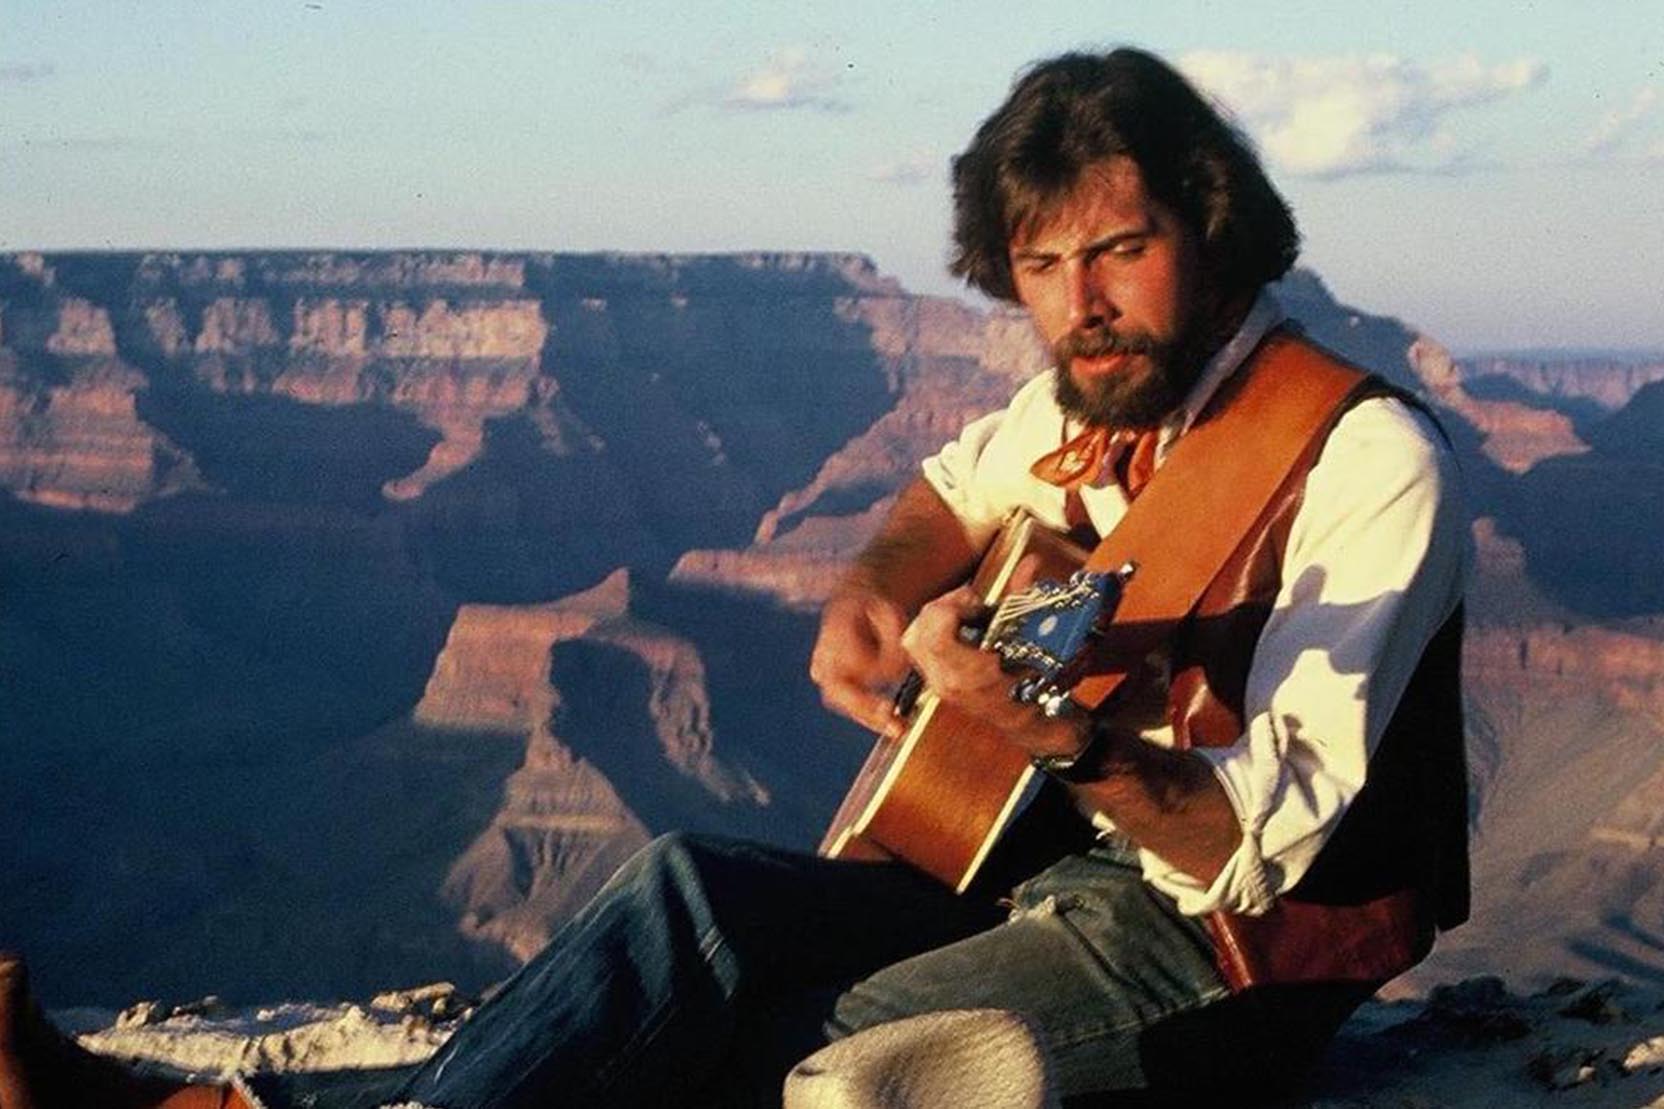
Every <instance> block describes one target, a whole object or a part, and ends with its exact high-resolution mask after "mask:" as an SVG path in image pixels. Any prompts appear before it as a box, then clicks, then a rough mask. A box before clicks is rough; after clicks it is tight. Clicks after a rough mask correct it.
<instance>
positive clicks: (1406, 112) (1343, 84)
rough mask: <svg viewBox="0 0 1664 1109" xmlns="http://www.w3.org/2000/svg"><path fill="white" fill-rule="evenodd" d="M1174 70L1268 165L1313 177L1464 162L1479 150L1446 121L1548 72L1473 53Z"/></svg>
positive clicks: (1187, 63) (1191, 61)
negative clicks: (1229, 115) (1211, 100)
mask: <svg viewBox="0 0 1664 1109" xmlns="http://www.w3.org/2000/svg"><path fill="white" fill-rule="evenodd" d="M1179 66H1180V68H1181V69H1183V70H1184V71H1185V73H1186V74H1188V75H1189V76H1190V77H1191V79H1193V80H1194V81H1195V82H1196V83H1197V84H1198V85H1199V86H1201V87H1202V88H1203V89H1205V90H1206V91H1208V92H1209V93H1211V94H1212V95H1213V96H1215V97H1217V98H1218V99H1219V100H1220V101H1221V102H1222V103H1223V104H1224V105H1225V106H1226V107H1227V108H1229V109H1230V110H1231V111H1232V112H1233V113H1234V114H1235V115H1236V116H1237V117H1238V118H1239V119H1240V120H1241V121H1242V123H1243V124H1244V125H1245V126H1246V127H1247V129H1248V130H1249V132H1250V133H1252V134H1253V136H1254V138H1255V139H1256V141H1257V142H1258V143H1259V145H1260V147H1261V149H1262V150H1264V152H1265V153H1266V155H1267V157H1269V158H1270V159H1271V160H1272V161H1273V162H1275V163H1277V164H1278V165H1279V166H1281V167H1282V168H1283V169H1284V170H1286V171H1288V172H1290V173H1295V174H1303V175H1308V176H1313V177H1342V176H1346V175H1349V174H1361V173H1382V172H1403V171H1411V172H1415V171H1422V172H1440V171H1446V170H1450V169H1455V168H1458V167H1460V166H1462V165H1464V164H1470V163H1471V162H1472V161H1473V159H1474V158H1475V156H1476V154H1477V149H1476V147H1475V145H1474V143H1473V142H1472V141H1471V140H1464V138H1463V137H1462V136H1461V134H1460V133H1459V132H1458V131H1456V130H1454V129H1453V128H1452V127H1451V126H1450V122H1449V119H1448V117H1449V116H1450V115H1451V114H1452V113H1454V112H1457V111H1459V110H1461V109H1464V108H1472V107H1476V106H1478V105H1482V104H1489V103H1493V102H1496V101H1500V100H1503V99H1506V98H1508V97H1511V96H1514V95H1517V94H1519V93H1521V92H1524V91H1525V90H1527V89H1530V88H1533V87H1534V86H1536V85H1537V84H1539V83H1541V81H1542V80H1543V78H1544V77H1545V76H1546V75H1547V69H1546V67H1544V66H1543V64H1542V63H1540V62H1537V61H1531V60H1526V59H1521V60H1518V61H1513V62H1505V63H1502V64H1498V65H1486V64H1484V63H1483V62H1481V61H1480V60H1479V59H1478V58H1476V57H1474V56H1472V55H1465V56H1462V57H1459V58H1456V59H1453V60H1451V61H1445V62H1437V63H1432V64H1424V63H1420V62H1413V61H1408V60H1406V59H1403V58H1400V57H1397V56H1396V55H1392V54H1368V55H1341V56H1335V57H1325V58H1272V57H1266V56H1262V55H1257V54H1249V53H1245V52H1240V51H1225V50H1210V51H1197V52H1194V53H1190V54H1186V55H1184V56H1183V57H1182V58H1180V59H1179Z"/></svg>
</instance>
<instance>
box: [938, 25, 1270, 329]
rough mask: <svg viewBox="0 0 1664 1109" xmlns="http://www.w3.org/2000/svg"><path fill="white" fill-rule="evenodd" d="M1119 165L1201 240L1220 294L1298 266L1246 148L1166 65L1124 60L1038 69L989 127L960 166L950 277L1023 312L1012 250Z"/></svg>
mask: <svg viewBox="0 0 1664 1109" xmlns="http://www.w3.org/2000/svg"><path fill="white" fill-rule="evenodd" d="M1118 154H1124V155H1126V156H1128V157H1130V158H1131V159H1132V160H1133V161H1134V162H1135V163H1137V165H1138V168H1139V170H1140V171H1141V172H1142V173H1143V176H1144V187H1145V188H1146V189H1147V190H1148V191H1149V193H1150V195H1151V196H1152V197H1153V198H1154V199H1155V200H1157V201H1159V202H1160V203H1161V204H1162V205H1163V206H1164V207H1166V208H1168V209H1169V210H1171V211H1173V212H1174V213H1175V214H1177V215H1178V216H1179V218H1180V219H1182V220H1184V221H1185V222H1186V223H1187V224H1188V225H1189V226H1190V227H1191V228H1192V229H1193V230H1194V231H1195V232H1196V233H1197V234H1198V236H1199V237H1200V239H1201V242H1202V258H1203V264H1204V266H1205V267H1206V271H1207V273H1208V274H1209V276H1210V279H1211V280H1212V282H1213V283H1214V288H1215V289H1216V291H1218V292H1221V293H1225V294H1227V295H1229V294H1233V293H1239V292H1247V291H1251V290H1253V289H1256V288H1258V287H1259V286H1260V285H1262V284H1264V283H1265V282H1267V281H1274V280H1276V279H1277V278H1279V277H1281V276H1282V275H1283V274H1285V273H1287V272H1288V269H1289V267H1290V266H1292V265H1293V264H1294V260H1295V258H1296V257H1298V255H1299V253H1300V232H1299V231H1298V230H1297V229H1296V228H1295V225H1294V216H1293V214H1292V213H1291V212H1290V211H1289V208H1288V205H1287V204H1286V203H1285V202H1284V201H1283V198H1282V197H1281V196H1279V195H1278V193H1277V190H1276V189H1275V188H1273V187H1272V185H1271V182H1270V181H1269V180H1268V179H1267V178H1266V176H1265V170H1264V169H1262V168H1261V167H1260V163H1259V159H1258V158H1257V157H1256V156H1255V154H1254V150H1253V148H1252V147H1251V146H1250V145H1249V143H1248V140H1247V139H1246V138H1245V137H1244V136H1243V135H1242V134H1241V133H1240V132H1238V131H1237V129H1236V128H1235V127H1233V126H1232V125H1231V124H1230V123H1228V122H1226V121H1225V119H1224V118H1222V117H1221V116H1220V114H1219V112H1218V111H1217V110H1216V109H1215V108H1214V107H1213V106H1212V105H1210V104H1209V103H1208V102H1207V101H1206V100H1205V99H1203V98H1202V96H1201V94H1200V93H1198V92H1197V91H1196V89H1195V88H1194V87H1192V86H1191V84H1190V83H1189V82H1188V81H1186V80H1185V79H1184V78H1183V77H1181V76H1179V74H1178V73H1177V72H1176V71H1174V70H1173V68H1172V67H1170V66H1169V65H1167V63H1165V62H1163V61H1161V60H1160V59H1159V58H1156V57H1155V56H1153V55H1151V54H1147V53H1145V52H1144V51H1142V50H1133V49H1129V48H1122V49H1119V50H1114V51H1112V52H1110V53H1108V54H1081V53H1071V54H1064V55H1062V56H1060V57H1057V58H1052V59H1051V60H1049V61H1044V62H1040V63H1038V64H1036V65H1034V66H1033V67H1031V68H1029V69H1028V70H1027V71H1025V72H1024V73H1023V74H1022V75H1021V76H1020V77H1019V78H1018V79H1017V82H1016V84H1015V85H1014V86H1013V87H1012V90H1011V95H1010V96H1009V97H1007V98H1006V101H1005V103H1004V104H1002V105H1000V107H999V110H997V111H996V112H994V114H993V115H991V116H989V117H988V118H987V119H986V120H984V121H983V124H982V126H981V127H979V128H978V129H977V132H976V137H975V138H973V139H972V140H971V144H970V146H968V147H966V149H965V151H964V153H962V154H960V155H959V156H958V157H956V158H955V159H954V160H953V205H954V228H953V239H954V253H953V258H952V261H951V263H950V265H949V269H950V271H951V272H952V273H953V274H954V275H956V276H958V277H962V278H964V279H965V281H966V282H968V283H969V284H971V285H973V286H975V287H976V288H979V289H981V290H982V291H983V292H985V293H987V294H989V295H990V296H994V297H999V298H1000V299H1002V300H1016V299H1017V294H1016V289H1015V287H1014V285H1013V283H1012V278H1011V259H1010V255H1009V253H1008V252H1009V249H1010V244H1011V240H1012V238H1013V236H1015V235H1017V234H1018V233H1019V232H1022V231H1024V230H1025V229H1028V228H1030V227H1032V225H1033V223H1034V221H1036V220H1037V219H1041V218H1043V217H1044V216H1045V215H1046V214H1047V213H1048V212H1049V211H1050V210H1051V209H1052V208H1053V207H1054V206H1055V205H1056V204H1057V203H1058V202H1060V201H1061V200H1062V199H1063V198H1064V197H1065V196H1067V195H1068V193H1069V191H1070V190H1071V189H1072V188H1073V187H1074V186H1075V184H1076V182H1078V181H1079V180H1080V177H1081V174H1082V172H1083V171H1085V170H1086V168H1087V167H1088V166H1091V165H1092V164H1093V163H1095V162H1101V161H1103V160H1104V159H1106V158H1111V157H1114V156H1115V155H1118Z"/></svg>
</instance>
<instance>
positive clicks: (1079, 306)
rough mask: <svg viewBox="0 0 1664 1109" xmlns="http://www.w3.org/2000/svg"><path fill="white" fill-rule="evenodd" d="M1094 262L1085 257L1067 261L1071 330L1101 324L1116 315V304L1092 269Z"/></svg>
mask: <svg viewBox="0 0 1664 1109" xmlns="http://www.w3.org/2000/svg"><path fill="white" fill-rule="evenodd" d="M1093 270H1094V267H1093V266H1092V263H1091V262H1090V261H1089V260H1087V259H1084V258H1071V259H1070V260H1069V262H1068V265H1067V270H1066V280H1067V281H1068V297H1069V330H1071V331H1079V330H1082V329H1090V328H1094V327H1102V326H1104V325H1106V324H1108V323H1109V322H1110V321H1111V320H1113V319H1114V318H1115V306H1114V305H1113V304H1112V303H1110V299H1109V296H1108V294H1107V292H1106V291H1105V289H1104V287H1103V283H1102V282H1101V281H1099V280H1098V275H1097V274H1096V273H1094V272H1093Z"/></svg>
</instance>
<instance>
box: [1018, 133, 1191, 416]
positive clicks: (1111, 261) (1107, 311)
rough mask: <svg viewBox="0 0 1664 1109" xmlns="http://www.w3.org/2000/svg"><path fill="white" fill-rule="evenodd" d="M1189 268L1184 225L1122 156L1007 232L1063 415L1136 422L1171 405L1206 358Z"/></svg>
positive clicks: (1083, 177) (1023, 296)
mask: <svg viewBox="0 0 1664 1109" xmlns="http://www.w3.org/2000/svg"><path fill="white" fill-rule="evenodd" d="M1200 271H1201V264H1200V246H1199V244H1198V242H1197V238H1196V234H1195V232H1193V231H1192V230H1190V228H1189V227H1187V226H1186V225H1185V224H1183V223H1182V222H1181V221H1180V220H1179V219H1178V218H1177V217H1176V216H1175V215H1174V214H1173V213H1172V212H1170V211H1168V209H1167V208H1165V207H1164V206H1162V205H1161V204H1160V203H1158V202H1157V201H1155V200H1153V199H1152V198H1151V197H1150V196H1149V195H1148V194H1146V192H1145V191H1144V175H1143V174H1142V173H1140V172H1139V169H1138V166H1137V164H1136V163H1134V162H1133V161H1132V159H1130V158H1127V157H1124V156H1117V157H1114V158H1110V159H1108V160H1106V161H1103V162H1100V163H1097V164H1096V165H1094V166H1092V167H1090V168H1089V169H1088V170H1087V171H1086V172H1085V173H1083V174H1082V175H1081V178H1080V180H1079V181H1078V182H1077V183H1076V184H1075V186H1074V188H1073V190H1072V191H1070V192H1069V193H1068V194H1067V195H1066V196H1065V197H1064V199H1063V201H1062V202H1061V203H1060V204H1058V205H1057V207H1056V208H1055V209H1054V210H1053V211H1051V212H1049V213H1047V214H1046V215H1045V216H1044V217H1043V218H1042V219H1041V220H1039V221H1037V223H1036V224H1035V226H1033V227H1031V228H1028V229H1026V230H1025V231H1023V232H1019V233H1018V234H1017V235H1016V236H1015V237H1013V239H1012V242H1011V272H1012V276H1013V278H1014V280H1015V283H1016V288H1017V297H1018V299H1019V300H1021V301H1022V303H1023V306H1024V307H1025V308H1027V309H1028V310H1029V313H1030V315H1031V316H1032V317H1033V319H1034V323H1035V326H1036V327H1037V328H1038V329H1039V331H1040V335H1041V337H1042V338H1043V339H1044V340H1045V341H1046V342H1047V343H1048V344H1049V345H1050V346H1051V348H1052V354H1053V357H1054V358H1055V359H1056V362H1057V370H1056V374H1057V381H1056V386H1057V397H1058V402H1059V403H1060V404H1061V405H1062V406H1063V408H1064V410H1065V411H1066V412H1068V413H1069V414H1070V415H1072V416H1075V417H1077V418H1079V419H1082V420H1085V421H1086V422H1087V423H1092V424H1102V425H1106V426H1114V427H1139V428H1143V427H1154V426H1156V425H1157V424H1159V423H1160V422H1161V421H1162V419H1163V418H1164V417H1165V416H1166V415H1167V414H1168V413H1170V412H1172V411H1173V410H1174V409H1175V408H1177V407H1178V405H1179V403H1180V402H1181V401H1182V400H1183V399H1184V396H1185V394H1186V393H1187V392H1188V391H1189V389H1190V386H1191V385H1192V384H1193V383H1194V382H1195V380H1196V377H1197V376H1198V375H1199V374H1200V373H1201V369H1202V361H1203V358H1204V355H1205V351H1204V350H1203V349H1202V346H1203V339H1204V337H1205V333H1206V332H1207V325H1206V321H1205V319H1204V316H1205V312H1204V311H1203V309H1202V300H1203V297H1202V289H1201V284H1202V283H1201V272H1200Z"/></svg>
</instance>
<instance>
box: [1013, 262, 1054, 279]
mask: <svg viewBox="0 0 1664 1109" xmlns="http://www.w3.org/2000/svg"><path fill="white" fill-rule="evenodd" d="M1056 266H1057V259H1056V258H1024V259H1023V260H1022V262H1021V263H1019V264H1018V268H1019V269H1021V270H1022V271H1023V273H1025V274H1033V275H1039V274H1043V273H1050V272H1051V271H1052V270H1053V269H1054V268H1056Z"/></svg>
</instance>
